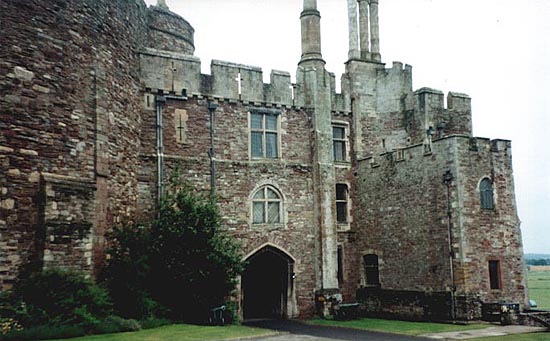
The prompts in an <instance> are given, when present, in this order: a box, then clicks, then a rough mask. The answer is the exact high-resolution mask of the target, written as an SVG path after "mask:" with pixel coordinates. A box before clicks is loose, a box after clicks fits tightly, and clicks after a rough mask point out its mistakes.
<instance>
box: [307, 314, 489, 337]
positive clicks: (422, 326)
mask: <svg viewBox="0 0 550 341" xmlns="http://www.w3.org/2000/svg"><path fill="white" fill-rule="evenodd" d="M310 322H311V323H313V324H318V325H324V326H339V327H346V328H356V329H363V330H370V331H376V332H382V333H393V334H403V335H411V336H416V335H422V334H430V333H444V332H453V331H465V330H472V329H482V328H488V327H490V325H489V324H468V325H458V324H445V323H431V322H409V321H398V320H381V319H373V318H362V319H357V320H351V321H336V320H328V319H327V320H323V319H314V320H311V321H310Z"/></svg>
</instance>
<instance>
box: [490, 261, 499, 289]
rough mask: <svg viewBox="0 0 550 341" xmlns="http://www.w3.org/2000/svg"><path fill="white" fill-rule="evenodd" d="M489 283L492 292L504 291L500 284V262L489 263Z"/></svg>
mask: <svg viewBox="0 0 550 341" xmlns="http://www.w3.org/2000/svg"><path fill="white" fill-rule="evenodd" d="M489 283H490V285H491V289H492V290H499V289H502V285H501V282H500V261H498V260H490V261H489Z"/></svg>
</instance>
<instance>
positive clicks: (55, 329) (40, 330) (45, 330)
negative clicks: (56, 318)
mask: <svg viewBox="0 0 550 341" xmlns="http://www.w3.org/2000/svg"><path fill="white" fill-rule="evenodd" d="M86 333H87V331H86V329H85V328H84V327H83V326H81V325H74V326H59V325H43V326H37V327H28V328H25V329H22V330H20V331H11V332H9V333H7V334H5V335H2V336H1V337H0V340H2V341H12V340H13V341H24V340H47V339H67V338H71V337H77V336H82V335H86Z"/></svg>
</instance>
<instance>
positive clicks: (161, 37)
mask: <svg viewBox="0 0 550 341" xmlns="http://www.w3.org/2000/svg"><path fill="white" fill-rule="evenodd" d="M147 19H148V24H149V39H148V46H149V47H151V48H154V49H158V50H165V51H172V52H180V53H184V54H188V55H193V54H194V53H195V43H194V41H195V38H194V36H195V30H194V29H193V27H192V26H191V25H190V24H189V23H188V22H187V20H185V19H183V18H182V17H180V16H179V15H177V14H176V13H173V12H171V11H170V9H169V8H168V6H167V5H166V2H165V0H158V2H157V5H156V6H151V7H149V8H148V16H147Z"/></svg>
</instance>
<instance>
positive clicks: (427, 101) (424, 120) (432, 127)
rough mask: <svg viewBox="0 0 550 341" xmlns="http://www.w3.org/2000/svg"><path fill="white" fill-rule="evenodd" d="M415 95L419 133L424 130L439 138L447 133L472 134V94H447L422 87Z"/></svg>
mask: <svg viewBox="0 0 550 341" xmlns="http://www.w3.org/2000/svg"><path fill="white" fill-rule="evenodd" d="M414 95H415V113H416V115H415V120H416V122H415V124H416V129H417V130H418V131H417V133H419V134H420V135H422V134H423V133H424V132H427V134H429V135H431V137H432V138H434V139H437V138H441V137H443V136H447V135H453V134H461V135H468V136H471V135H472V106H471V98H470V96H468V95H466V94H462V93H457V92H449V93H448V94H447V105H446V106H445V95H444V94H443V92H442V91H439V90H435V89H431V88H421V89H419V90H417V91H415V92H414Z"/></svg>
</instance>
